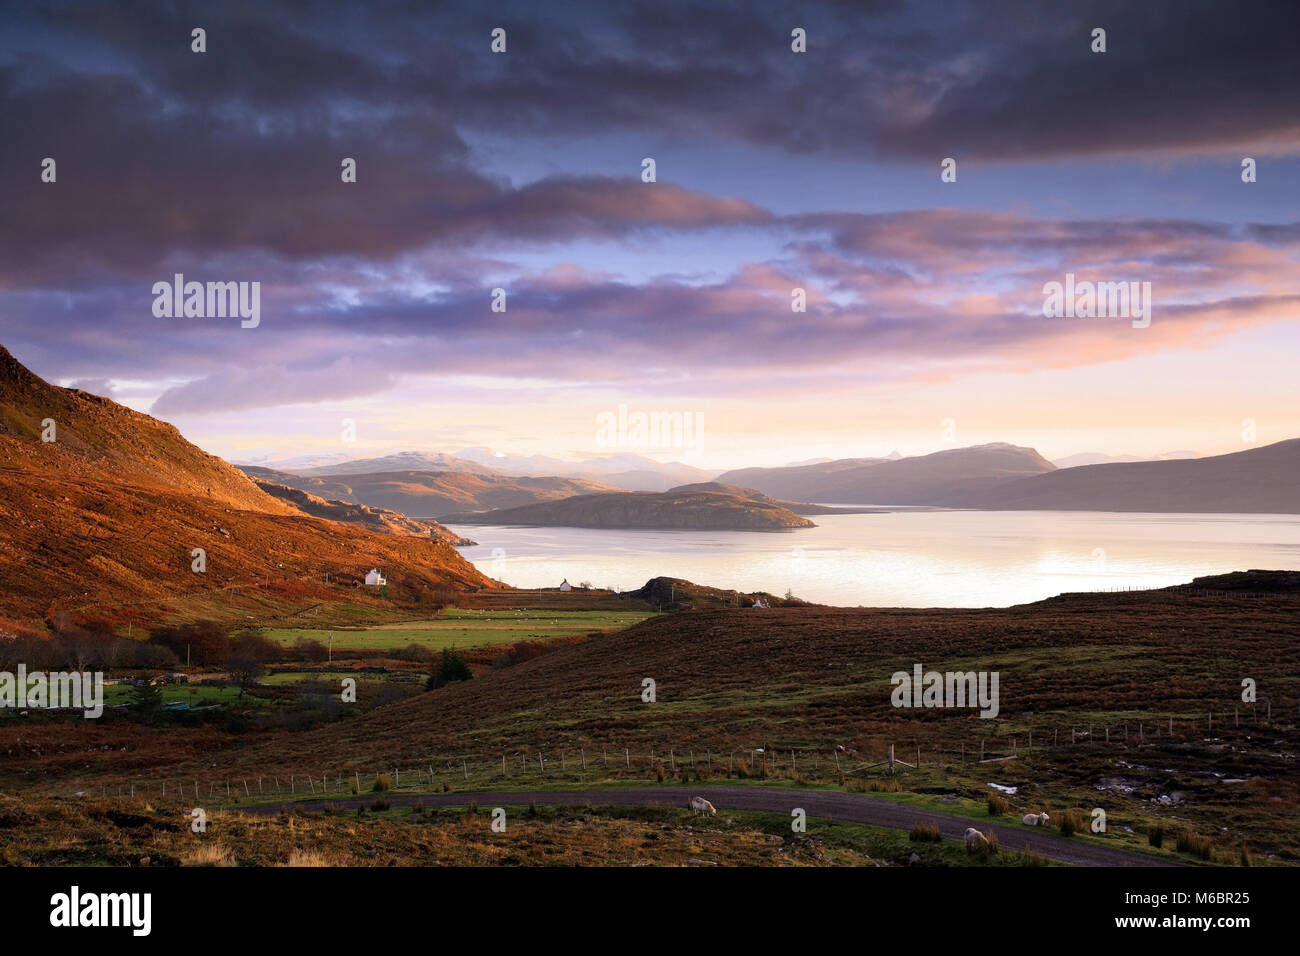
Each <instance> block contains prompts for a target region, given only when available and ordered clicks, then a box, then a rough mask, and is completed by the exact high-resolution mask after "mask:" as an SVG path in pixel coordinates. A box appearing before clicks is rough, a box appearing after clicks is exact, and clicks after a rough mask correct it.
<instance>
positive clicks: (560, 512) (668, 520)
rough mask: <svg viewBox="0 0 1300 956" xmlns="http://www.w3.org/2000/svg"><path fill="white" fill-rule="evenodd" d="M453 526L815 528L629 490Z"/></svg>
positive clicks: (759, 511)
mask: <svg viewBox="0 0 1300 956" xmlns="http://www.w3.org/2000/svg"><path fill="white" fill-rule="evenodd" d="M442 520H443V521H446V522H447V523H448V524H456V523H461V524H520V525H538V526H555V527H569V528H641V529H647V530H673V531H788V530H791V529H794V528H812V527H815V526H814V525H813V523H812V522H811V521H809V520H808V519H807V518H801V517H800V516H799V515H797V514H795V513H794V512H793V511H791V510H790V509H788V508H784V507H781V506H780V505H778V504H774V503H770V502H768V501H763V500H756V499H753V498H749V497H745V496H744V495H739V494H730V493H726V492H716V491H683V490H680V489H678V490H674V491H665V492H651V491H627V492H614V493H606V494H598V495H579V496H577V497H574V498H563V499H561V500H559V501H544V502H539V503H537V504H532V505H525V506H523V507H521V508H505V509H501V510H498V511H488V512H483V513H480V514H457V515H447V516H444V517H443V518H442Z"/></svg>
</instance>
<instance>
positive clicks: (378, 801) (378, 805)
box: [370, 797, 390, 813]
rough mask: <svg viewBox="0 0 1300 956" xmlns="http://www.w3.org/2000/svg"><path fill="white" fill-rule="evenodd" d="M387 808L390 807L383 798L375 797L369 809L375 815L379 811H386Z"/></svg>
mask: <svg viewBox="0 0 1300 956" xmlns="http://www.w3.org/2000/svg"><path fill="white" fill-rule="evenodd" d="M389 806H390V804H389V802H388V801H387V800H385V799H384V798H383V797H376V798H375V800H374V802H373V803H371V804H370V809H371V810H374V811H375V812H376V813H379V812H380V811H381V810H387V809H388V808H389Z"/></svg>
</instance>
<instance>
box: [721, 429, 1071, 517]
mask: <svg viewBox="0 0 1300 956" xmlns="http://www.w3.org/2000/svg"><path fill="white" fill-rule="evenodd" d="M1052 470H1053V466H1052V463H1051V462H1049V461H1047V460H1046V459H1045V458H1043V457H1042V456H1041V455H1039V454H1038V452H1036V451H1034V450H1033V449H1032V448H1021V447H1019V446H1016V445H1009V444H1005V443H1002V442H998V443H994V444H989V445H975V446H972V447H970V448H954V449H950V450H947V451H940V452H935V453H934V454H931V455H920V456H917V457H913V458H897V459H891V458H843V459H838V460H836V461H831V462H826V463H824V464H820V465H804V466H801V467H796V468H744V469H740V470H737V471H729V472H726V473H725V474H723V475H721V476H719V478H718V480H719V481H721V482H724V483H727V484H738V485H745V486H750V487H754V488H757V489H759V490H760V491H762V492H765V493H766V494H769V495H772V496H774V497H776V498H781V499H801V500H810V501H816V502H827V503H834V504H875V505H937V504H941V503H942V502H944V501H946V500H948V499H950V498H951V497H952V496H953V495H955V494H957V493H959V492H973V491H975V490H977V489H981V488H987V487H991V486H993V485H996V484H998V483H1000V482H1003V481H1007V480H1010V479H1014V478H1021V477H1026V476H1029V475H1037V474H1042V473H1043V472H1049V471H1052Z"/></svg>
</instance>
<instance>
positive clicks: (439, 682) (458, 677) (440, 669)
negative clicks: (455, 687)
mask: <svg viewBox="0 0 1300 956" xmlns="http://www.w3.org/2000/svg"><path fill="white" fill-rule="evenodd" d="M473 676H474V674H473V672H472V671H470V669H469V662H468V661H466V660H465V658H463V657H461V656H460V655H459V654H457V653H456V652H455V651H453V650H452V649H451V648H444V649H443V652H442V657H441V658H440V659H439V661H438V663H437V664H435V665H434V666H433V668H432V669H431V670H430V672H429V680H428V681H427V682H426V684H425V689H426V690H434V689H435V688H438V687H444V686H446V685H447V684H451V683H454V682H456V681H462V680H469V679H470V678H471V677H473Z"/></svg>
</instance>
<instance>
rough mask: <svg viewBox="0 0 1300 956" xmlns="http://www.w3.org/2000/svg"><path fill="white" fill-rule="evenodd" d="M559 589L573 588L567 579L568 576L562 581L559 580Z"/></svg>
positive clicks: (570, 589)
mask: <svg viewBox="0 0 1300 956" xmlns="http://www.w3.org/2000/svg"><path fill="white" fill-rule="evenodd" d="M560 590H561V591H572V590H573V585H572V584H570V583H569V579H568V578H565V579H564V580H563V581H561V582H560Z"/></svg>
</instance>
